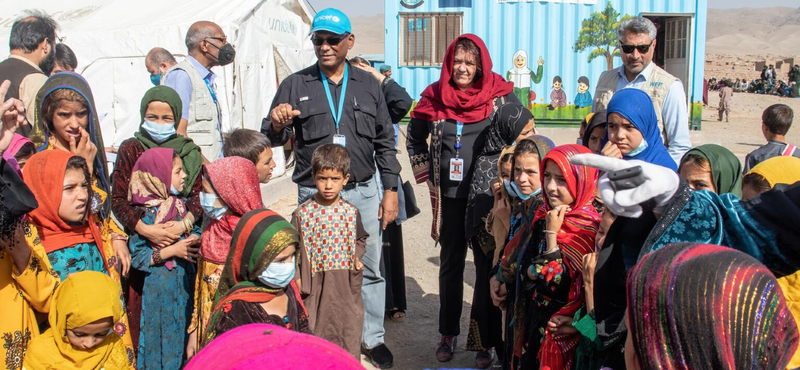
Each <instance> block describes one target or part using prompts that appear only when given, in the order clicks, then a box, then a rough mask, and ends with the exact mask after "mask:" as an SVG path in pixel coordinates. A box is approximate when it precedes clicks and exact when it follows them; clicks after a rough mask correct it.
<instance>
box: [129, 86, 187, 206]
mask: <svg viewBox="0 0 800 370" xmlns="http://www.w3.org/2000/svg"><path fill="white" fill-rule="evenodd" d="M154 101H160V102H164V103H167V104H169V106H170V108H172V115H173V116H174V117H175V128H176V129H177V128H178V123H180V121H181V111H182V109H183V104H182V103H181V97H180V96H179V95H178V93H177V92H175V90H173V89H172V88H171V87H168V86H156V87H153V88H151V89H150V90H147V92H146V93H145V94H144V97H143V98H142V105H141V107H140V108H139V112H140V113H141V117H142V118H141V121H140V122H139V131H138V132H136V133H134V134H133V136H134V137H135V138H136V139H137V140H139V142H140V143H142V146H143V147H144V149H145V150H147V149H150V148H170V149H172V150H175V152H176V153H178V156H180V157H181V160H182V161H183V170H184V171H186V184H188V185H189V186H184V187H183V191H182V192H181V196H184V197H188V196H189V193H191V192H192V187H193V185H194V183H195V181H197V177H198V176H200V171H201V169H202V168H203V154H202V153H201V152H200V147H199V146H197V145H196V144H195V143H194V141H192V139H189V138H186V137H183V136H181V135H175V136H173V137H171V138H169V139H167V141H165V142H163V143H161V144H158V143H156V142H155V141H153V139H152V138H150V135H149V134H148V133H147V131H145V130H144V129H143V128H142V124H143V123H144V115H145V112H147V106H148V105H150V103H151V102H154Z"/></svg>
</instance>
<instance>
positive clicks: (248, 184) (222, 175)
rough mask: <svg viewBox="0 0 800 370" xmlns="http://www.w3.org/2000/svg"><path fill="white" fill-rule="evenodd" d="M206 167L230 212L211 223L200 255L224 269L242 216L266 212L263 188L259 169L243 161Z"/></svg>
mask: <svg viewBox="0 0 800 370" xmlns="http://www.w3.org/2000/svg"><path fill="white" fill-rule="evenodd" d="M203 167H204V169H205V173H206V174H207V175H208V180H209V182H211V185H213V186H214V190H216V191H217V195H218V196H219V197H220V198H222V201H224V202H225V204H227V205H228V211H229V212H226V213H225V216H222V218H220V219H219V220H211V222H209V224H208V226H207V227H206V229H205V231H203V240H202V243H201V244H200V255H202V256H203V258H205V259H206V260H207V261H210V262H213V263H216V264H218V265H221V264H224V263H225V259H226V258H227V257H228V251H229V250H230V245H231V236H232V235H233V229H234V228H236V224H237V223H239V219H240V218H242V215H244V214H245V213H247V212H250V211H252V210H256V209H261V208H264V202H263V201H262V200H261V185H260V184H259V182H258V171H257V170H256V166H255V165H254V164H253V162H250V161H249V160H247V159H244V158H242V157H225V158H221V159H218V160H216V161H214V162H212V163H208V164H206V165H204V166H203ZM223 293H224V292H223Z"/></svg>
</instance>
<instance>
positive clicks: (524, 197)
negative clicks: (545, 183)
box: [506, 181, 542, 200]
mask: <svg viewBox="0 0 800 370" xmlns="http://www.w3.org/2000/svg"><path fill="white" fill-rule="evenodd" d="M509 187H511V190H512V191H513V193H512V192H509V194H514V195H515V196H516V197H517V198H519V199H522V200H528V199H531V197H535V196H537V195H539V193H541V192H542V189H541V188H539V189H537V190H536V191H534V192H533V193H530V194H522V192H521V191H520V190H519V188H518V187H517V184H515V183H514V182H513V181H510V182H509ZM506 190H508V187H506Z"/></svg>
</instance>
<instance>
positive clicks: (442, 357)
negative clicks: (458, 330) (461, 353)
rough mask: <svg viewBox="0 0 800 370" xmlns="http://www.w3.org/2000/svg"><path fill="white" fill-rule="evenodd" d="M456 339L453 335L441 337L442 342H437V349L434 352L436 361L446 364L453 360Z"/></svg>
mask: <svg viewBox="0 0 800 370" xmlns="http://www.w3.org/2000/svg"><path fill="white" fill-rule="evenodd" d="M456 339H457V337H456V336H455V335H442V340H440V341H439V348H438V349H437V350H436V359H437V360H439V362H447V361H450V360H452V359H453V351H455V348H456Z"/></svg>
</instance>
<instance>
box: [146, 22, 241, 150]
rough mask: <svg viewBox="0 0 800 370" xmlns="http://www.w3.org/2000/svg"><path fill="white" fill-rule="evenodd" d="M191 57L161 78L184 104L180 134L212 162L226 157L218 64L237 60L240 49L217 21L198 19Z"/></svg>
mask: <svg viewBox="0 0 800 370" xmlns="http://www.w3.org/2000/svg"><path fill="white" fill-rule="evenodd" d="M186 47H187V48H188V49H189V50H188V54H189V55H188V56H187V57H186V59H184V60H183V61H182V62H180V63H178V64H176V65H175V66H173V67H172V68H170V69H169V70H168V71H167V73H166V74H165V75H163V76H162V77H161V79H162V80H161V84H163V85H166V86H169V87H171V88H173V89H175V91H177V92H178V95H179V96H180V97H181V103H183V110H182V112H181V121H180V122H179V123H178V134H179V135H183V136H186V137H188V138H190V139H192V140H194V143H195V144H197V145H198V146H199V147H200V150H201V151H202V152H203V156H204V157H206V159H208V160H209V161H213V160H215V159H217V158H220V157H222V111H221V110H220V106H219V100H218V99H217V86H216V84H215V83H214V81H215V79H216V77H217V75H216V74H214V72H212V71H211V68H213V67H216V66H224V65H228V64H230V63H232V62H233V58H234V57H235V56H236V52H235V51H234V50H233V46H231V44H229V43H228V39H227V37H226V36H225V33H224V32H223V31H222V28H220V26H218V25H217V24H216V23H213V22H207V21H200V22H195V23H194V24H192V25H191V26H190V27H189V31H188V32H186Z"/></svg>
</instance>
